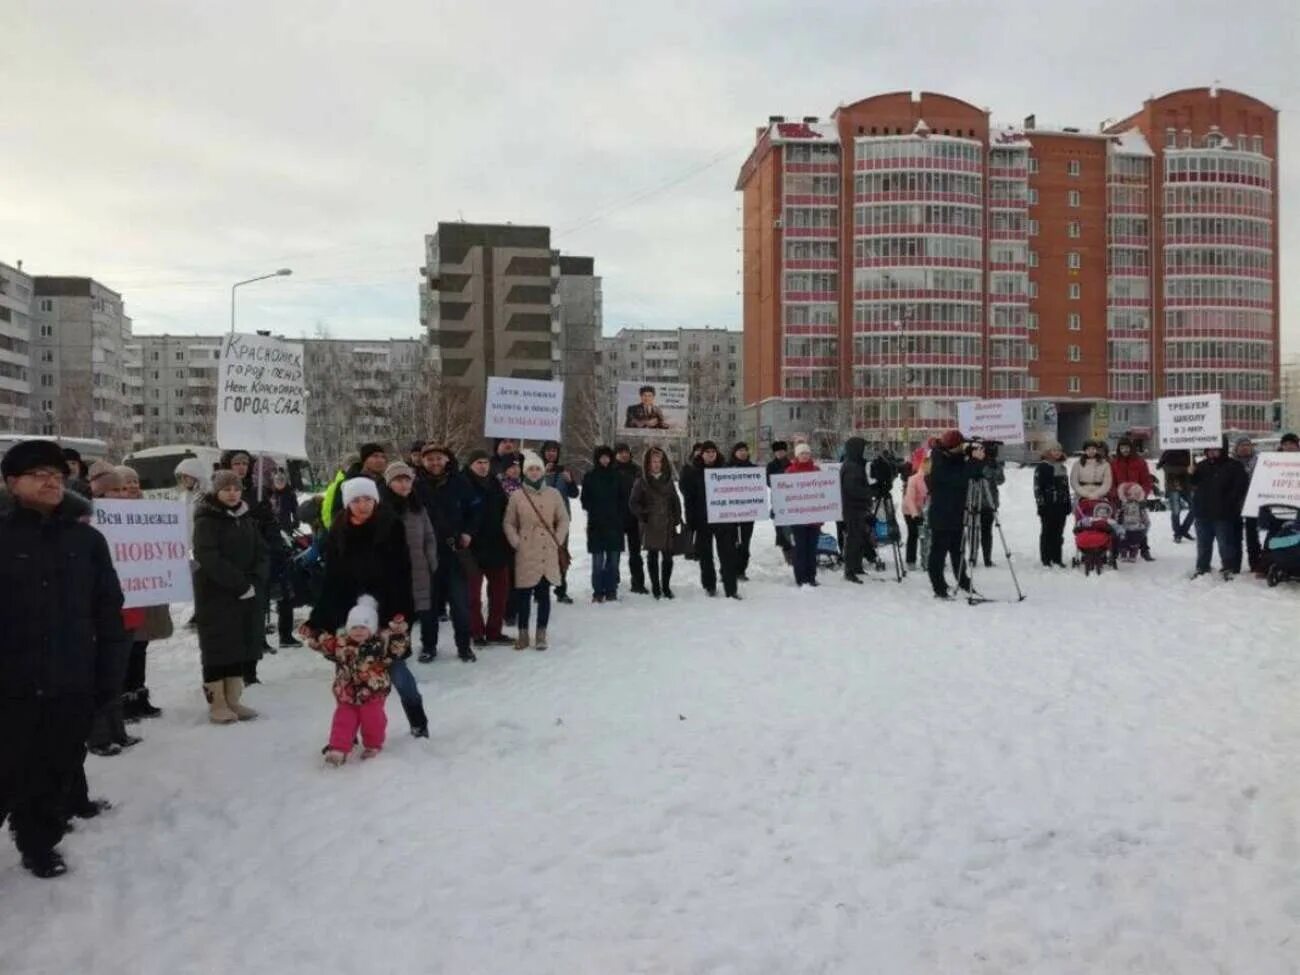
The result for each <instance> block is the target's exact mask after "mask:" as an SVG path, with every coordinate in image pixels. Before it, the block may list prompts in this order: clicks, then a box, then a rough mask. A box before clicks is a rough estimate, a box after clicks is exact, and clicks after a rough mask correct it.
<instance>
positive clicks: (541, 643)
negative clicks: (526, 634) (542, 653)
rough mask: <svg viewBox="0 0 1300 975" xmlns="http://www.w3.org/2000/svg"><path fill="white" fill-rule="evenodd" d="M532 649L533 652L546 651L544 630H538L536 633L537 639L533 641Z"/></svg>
mask: <svg viewBox="0 0 1300 975" xmlns="http://www.w3.org/2000/svg"><path fill="white" fill-rule="evenodd" d="M533 649H534V650H545V649H546V631H545V630H542V629H539V630H538V631H537V639H536V640H534V641H533Z"/></svg>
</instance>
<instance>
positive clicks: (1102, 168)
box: [736, 88, 1279, 447]
mask: <svg viewBox="0 0 1300 975" xmlns="http://www.w3.org/2000/svg"><path fill="white" fill-rule="evenodd" d="M1276 185H1277V112H1276V111H1275V110H1274V109H1272V108H1270V107H1269V106H1267V105H1265V104H1264V103H1262V102H1260V101H1258V100H1256V99H1254V98H1251V97H1249V96H1247V95H1242V94H1239V93H1237V92H1232V91H1227V90H1223V89H1219V90H1215V89H1207V88H1196V89H1186V90H1183V91H1177V92H1173V93H1171V94H1168V95H1164V96H1162V97H1160V98H1155V99H1151V100H1149V101H1147V102H1146V103H1145V105H1144V106H1143V108H1142V110H1141V111H1139V112H1137V113H1135V114H1133V115H1131V116H1129V117H1128V118H1125V119H1123V120H1122V121H1119V122H1113V123H1111V122H1108V123H1106V124H1105V125H1104V126H1103V127H1102V128H1101V129H1100V130H1099V131H1097V132H1084V131H1082V130H1081V129H1076V128H1060V129H1047V128H1043V127H1039V126H1038V125H1036V123H1035V120H1034V118H1033V117H1032V116H1031V117H1030V118H1027V119H1025V120H1024V123H1023V124H1020V125H1014V126H1008V125H994V124H991V123H990V121H989V113H988V111H987V110H985V109H980V108H977V107H975V106H974V105H971V104H969V103H967V102H964V101H962V100H960V99H957V98H953V97H950V96H947V95H940V94H933V93H922V94H920V95H913V94H912V93H910V92H894V93H890V94H883V95H875V96H872V97H869V98H866V99H863V100H862V101H859V102H855V103H854V104H851V105H846V106H842V107H840V108H838V109H837V110H836V111H835V112H834V114H833V115H832V116H831V118H830V119H827V120H822V119H819V118H816V117H805V118H803V119H801V120H787V119H785V118H782V117H779V116H774V117H772V118H771V119H770V120H769V123H768V124H767V125H766V126H764V127H762V128H760V129H759V130H758V137H757V141H756V144H755V146H754V149H753V151H752V152H751V154H750V156H749V158H748V159H747V160H746V162H745V164H744V166H743V168H742V169H741V172H740V176H739V179H738V181H737V187H736V188H737V190H739V191H740V192H741V193H742V194H743V211H744V229H743V254H744V270H743V274H744V284H743V295H744V327H745V367H744V376H745V395H744V401H745V403H746V415H745V420H744V423H745V425H746V427H747V429H749V430H752V432H753V434H754V435H757V436H759V437H760V438H764V439H766V438H768V437H773V436H788V435H790V434H793V433H800V432H802V433H807V434H809V435H810V436H813V437H817V436H818V435H819V434H820V435H821V438H822V439H823V440H834V439H836V438H837V436H838V435H839V434H843V433H844V432H846V431H847V430H848V429H849V428H850V427H852V428H854V429H856V430H857V431H859V432H861V433H863V434H864V435H865V436H867V437H869V438H871V439H874V440H880V441H890V442H893V443H895V444H901V443H904V442H907V443H915V442H917V441H919V440H920V439H921V438H922V437H924V436H926V435H928V434H930V433H933V432H937V431H940V430H943V429H946V428H948V427H951V426H953V425H955V421H956V403H957V402H958V401H959V400H962V399H971V398H976V397H989V398H1001V397H1007V398H1022V399H1024V400H1025V403H1026V419H1027V421H1028V424H1029V429H1030V438H1031V441H1034V442H1040V441H1043V440H1047V439H1053V438H1057V437H1059V438H1060V439H1061V440H1062V441H1064V442H1065V444H1066V446H1067V447H1075V446H1077V445H1078V443H1079V442H1080V441H1081V440H1083V439H1084V437H1086V436H1088V435H1101V436H1111V437H1114V436H1117V435H1119V434H1121V433H1123V432H1125V431H1127V430H1130V429H1135V430H1139V431H1140V430H1143V429H1149V428H1151V427H1153V426H1154V419H1155V416H1154V399H1155V397H1157V396H1163V395H1175V394H1182V393H1197V392H1210V391H1217V392H1220V393H1222V395H1223V398H1224V403H1225V418H1224V419H1225V424H1226V426H1227V427H1229V428H1231V429H1235V430H1242V431H1249V432H1252V433H1266V432H1269V431H1272V430H1273V429H1274V428H1275V424H1276V411H1277V401H1278V328H1279V319H1278V281H1277V273H1276V267H1277V263H1276V258H1277V249H1278V229H1277V214H1278V201H1277V195H1276Z"/></svg>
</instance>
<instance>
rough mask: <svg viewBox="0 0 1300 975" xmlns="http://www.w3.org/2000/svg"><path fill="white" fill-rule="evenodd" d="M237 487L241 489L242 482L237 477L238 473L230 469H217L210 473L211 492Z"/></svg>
mask: <svg viewBox="0 0 1300 975" xmlns="http://www.w3.org/2000/svg"><path fill="white" fill-rule="evenodd" d="M232 487H237V488H240V489H242V488H243V487H244V482H243V481H241V480H240V479H239V475H238V474H236V473H235V472H234V471H231V470H224V471H217V472H216V473H215V474H213V475H212V493H213V494H218V493H220V492H221V491H224V490H225V489H226V488H232Z"/></svg>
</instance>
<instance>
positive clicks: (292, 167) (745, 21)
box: [0, 0, 1300, 353]
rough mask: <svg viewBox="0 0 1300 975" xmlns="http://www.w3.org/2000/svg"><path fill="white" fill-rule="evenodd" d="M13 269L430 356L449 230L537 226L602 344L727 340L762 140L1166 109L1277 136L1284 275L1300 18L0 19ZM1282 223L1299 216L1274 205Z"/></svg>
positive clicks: (1007, 10)
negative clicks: (1208, 99) (1199, 110)
mask: <svg viewBox="0 0 1300 975" xmlns="http://www.w3.org/2000/svg"><path fill="white" fill-rule="evenodd" d="M0 11H2V12H3V13H4V33H5V43H4V61H5V64H4V68H3V72H2V74H0V76H2V77H3V78H4V80H5V86H4V96H5V98H4V112H3V124H2V127H0V177H2V178H3V184H2V185H3V187H4V196H3V202H2V203H0V260H4V261H5V262H7V263H10V264H12V263H13V262H14V261H15V260H17V259H19V258H21V259H23V260H24V261H25V267H26V270H28V271H29V272H32V273H38V274H80V275H93V276H94V277H96V278H99V279H101V280H102V281H103V282H104V283H106V284H108V285H109V286H110V287H113V288H115V289H117V290H120V291H121V292H122V293H123V294H124V295H125V298H126V302H127V308H128V311H129V313H130V314H131V315H132V316H134V319H135V324H136V329H137V331H140V332H163V331H167V332H173V333H181V332H191V333H193V332H213V331H219V330H222V329H225V328H226V327H227V326H228V322H229V286H230V283H231V282H233V281H235V280H238V279H240V278H243V277H251V276H253V275H255V274H259V273H264V272H266V271H270V270H273V269H275V268H277V267H280V266H289V267H292V268H293V270H294V275H293V277H291V278H289V279H276V280H273V281H269V282H266V283H263V284H257V285H252V286H250V287H248V288H244V289H241V292H240V299H239V300H240V308H239V314H240V319H239V321H240V326H241V328H242V329H249V330H251V329H253V328H270V329H274V330H276V331H281V332H284V333H287V334H299V333H303V332H308V333H309V332H311V331H312V330H313V329H314V328H315V326H316V323H317V322H326V323H328V325H329V327H330V329H331V331H332V333H333V334H334V335H336V336H340V337H344V336H358V337H387V336H411V335H415V334H417V333H418V330H419V326H418V308H417V304H418V302H417V288H418V284H419V277H418V270H417V269H418V268H419V266H420V264H421V263H422V257H423V235H424V234H425V233H426V232H428V231H431V230H432V229H433V228H434V226H435V225H436V223H437V222H438V221H439V220H456V219H458V218H460V217H463V218H464V219H466V220H473V221H507V220H509V221H513V222H515V223H545V224H549V225H551V227H552V228H553V230H554V234H553V238H552V239H553V242H554V246H558V247H559V248H561V249H562V250H563V251H564V252H566V253H573V254H589V255H592V256H594V257H595V258H596V268H597V272H598V273H599V274H600V275H601V276H602V277H603V278H604V295H605V330H606V332H613V331H616V330H617V329H618V328H619V327H621V326H624V325H632V326H637V325H647V326H672V325H679V324H680V325H703V324H711V325H725V326H731V327H737V326H738V325H739V321H740V297H739V295H738V293H737V287H738V269H739V256H738V252H737V248H738V244H739V230H738V228H739V216H738V212H737V205H738V202H739V197H738V195H737V194H736V193H735V192H734V190H733V187H734V183H735V177H736V172H737V170H738V168H739V166H740V163H741V162H742V161H743V159H744V157H745V155H746V153H747V152H748V149H749V147H750V145H751V144H752V141H753V131H754V127H755V126H756V125H759V124H762V123H763V122H764V121H765V120H766V118H767V116H768V115H771V114H786V115H804V114H816V115H827V114H829V113H830V112H831V111H832V110H833V109H834V108H835V106H836V105H837V104H840V103H847V102H852V101H855V100H857V99H859V98H862V97H865V96H866V95H869V94H873V93H877V92H882V91H893V90H898V89H908V88H910V89H913V90H929V91H940V92H947V93H950V94H953V95H956V96H958V97H960V98H964V99H966V100H968V101H970V102H973V103H975V104H977V105H984V106H988V107H991V108H992V109H993V117H994V120H995V121H1002V120H1006V121H1011V120H1018V119H1021V118H1022V117H1023V116H1025V115H1026V114H1029V113H1036V114H1037V116H1038V118H1039V121H1040V124H1043V123H1048V124H1064V125H1079V126H1081V127H1085V128H1094V129H1095V127H1096V125H1097V124H1098V123H1099V122H1100V121H1101V120H1102V119H1104V118H1108V117H1120V116H1123V115H1125V114H1128V113H1129V112H1131V111H1134V110H1136V109H1138V108H1139V107H1140V106H1141V103H1142V101H1143V99H1145V98H1147V97H1149V96H1151V95H1153V94H1159V93H1162V92H1165V91H1169V90H1173V89H1177V88H1183V87H1191V86H1199V85H1208V84H1211V83H1213V82H1215V81H1216V80H1217V81H1219V82H1220V83H1221V84H1222V85H1223V86H1224V87H1229V88H1236V89H1238V90H1241V91H1245V92H1248V93H1250V94H1252V95H1255V96H1257V97H1259V98H1261V99H1263V100H1264V101H1266V102H1268V103H1270V104H1272V105H1274V106H1276V107H1278V108H1279V109H1280V110H1281V111H1282V113H1283V119H1282V126H1283V128H1282V149H1281V159H1282V179H1281V192H1282V194H1283V195H1284V200H1283V225H1282V250H1283V255H1284V256H1283V258H1282V263H1281V274H1282V282H1283V309H1284V322H1283V330H1284V333H1288V335H1287V339H1288V341H1287V343H1286V344H1287V349H1288V351H1289V352H1292V353H1294V352H1297V351H1300V322H1298V321H1297V310H1296V308H1295V300H1294V295H1293V294H1292V293H1291V288H1290V287H1289V285H1290V282H1292V281H1295V280H1296V279H1297V277H1298V274H1297V272H1300V232H1298V231H1297V226H1296V218H1295V216H1294V215H1295V213H1296V212H1297V209H1300V128H1298V127H1297V125H1296V124H1293V123H1294V122H1295V118H1296V114H1297V109H1300V83H1298V80H1297V79H1298V78H1300V68H1297V64H1298V62H1300V27H1298V26H1297V24H1300V17H1298V16H1297V15H1296V13H1295V3H1294V0H1235V2H1232V3H1224V2H1222V0H1214V2H1205V0H1173V2H1166V3H1154V2H1146V0H1121V2H1112V0H1098V2H1087V3H1072V4H1065V3H1059V2H1044V0H1037V2H1033V3H1028V2H1014V3H1011V2H1007V3H981V2H977V0H940V2H924V0H907V2H893V0H890V2H881V0H871V2H867V3H864V2H862V0H835V2H829V0H827V2H814V0H803V2H785V3H777V2H763V0H694V2H689V3H688V2H675V0H660V2H657V3H641V2H625V0H601V2H587V0H572V2H549V3H536V2H515V0H496V2H486V0H459V2H455V3H444V2H440V0H368V2H331V0H256V2H253V0H226V2H222V3H211V2H201V0H123V2H120V3H104V2H102V0H82V2H65V0H0ZM1288 200H1289V201H1291V202H1290V203H1289V204H1288Z"/></svg>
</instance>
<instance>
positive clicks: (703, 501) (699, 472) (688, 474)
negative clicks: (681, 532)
mask: <svg viewBox="0 0 1300 975" xmlns="http://www.w3.org/2000/svg"><path fill="white" fill-rule="evenodd" d="M726 466H727V464H726V462H725V461H724V460H723V459H722V454H721V453H719V454H718V455H717V457H716V458H715V459H714V461H713V463H712V464H706V463H705V462H704V458H703V457H700V459H699V460H698V461H696V462H695V463H694V464H692V465H691V466H690V469H689V470H686V471H683V472H682V478H681V486H682V509H683V511H684V513H685V515H686V527H688V528H689V529H690V530H691V531H699V530H701V529H703V528H707V527H708V525H709V499H708V495H707V492H706V489H705V486H704V477H705V471H711V470H721V469H723V468H725V467H726Z"/></svg>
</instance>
